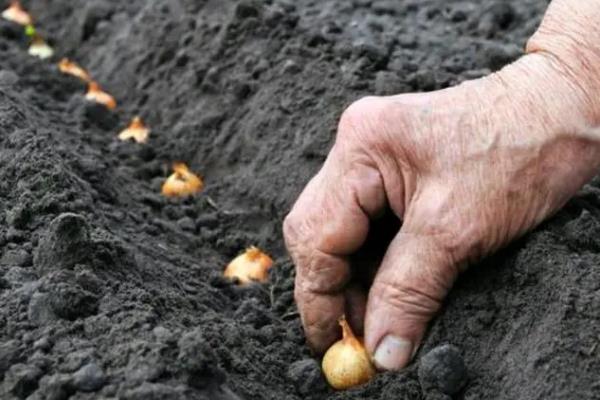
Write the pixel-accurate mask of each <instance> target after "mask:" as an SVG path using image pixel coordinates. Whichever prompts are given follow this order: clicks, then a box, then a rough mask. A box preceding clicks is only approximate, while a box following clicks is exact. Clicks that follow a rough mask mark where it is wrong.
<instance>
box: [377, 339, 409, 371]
mask: <svg viewBox="0 0 600 400" xmlns="http://www.w3.org/2000/svg"><path fill="white" fill-rule="evenodd" d="M413 353H414V351H413V345H412V343H411V342H410V341H408V340H405V339H402V338H399V337H396V336H392V335H387V336H386V337H384V338H383V340H382V341H381V342H380V343H379V346H377V349H376V350H375V354H374V355H373V361H374V362H375V366H376V367H377V368H379V369H385V370H397V369H400V368H404V367H405V366H406V365H407V364H408V363H409V362H410V360H411V358H412V356H413Z"/></svg>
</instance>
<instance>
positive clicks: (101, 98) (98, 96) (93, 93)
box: [85, 81, 117, 110]
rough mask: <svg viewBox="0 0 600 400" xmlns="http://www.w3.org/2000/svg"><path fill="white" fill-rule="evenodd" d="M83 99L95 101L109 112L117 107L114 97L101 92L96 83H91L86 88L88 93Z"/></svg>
mask: <svg viewBox="0 0 600 400" xmlns="http://www.w3.org/2000/svg"><path fill="white" fill-rule="evenodd" d="M85 98H86V99H87V100H89V101H95V102H96V103H100V104H103V105H105V106H106V107H107V108H108V109H109V110H113V109H115V108H116V107H117V102H116V100H115V98H114V97H112V96H111V95H110V94H108V93H106V92H103V91H102V89H101V88H100V85H98V83H96V82H94V81H91V82H90V83H89V86H88V92H87V94H86V95H85Z"/></svg>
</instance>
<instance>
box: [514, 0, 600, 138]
mask: <svg viewBox="0 0 600 400" xmlns="http://www.w3.org/2000/svg"><path fill="white" fill-rule="evenodd" d="M526 51H527V53H530V54H531V53H539V54H541V55H544V56H545V57H547V58H548V59H549V60H550V63H551V65H552V67H553V68H555V69H556V70H557V72H558V73H559V74H561V75H562V76H563V77H564V79H566V80H568V82H569V84H570V85H571V86H572V87H573V90H574V91H577V92H579V95H580V96H581V97H582V100H583V102H584V103H585V105H584V106H585V108H586V109H585V112H586V113H587V114H589V117H590V123H591V125H592V127H596V126H599V125H600V0H584V1H579V0H554V1H552V3H551V4H550V6H549V7H548V11H547V12H546V15H545V17H544V20H543V21H542V24H541V25H540V27H539V29H538V31H537V32H536V33H535V34H534V35H533V37H532V38H531V39H530V40H529V42H528V44H527V49H526ZM598 138H600V133H598Z"/></svg>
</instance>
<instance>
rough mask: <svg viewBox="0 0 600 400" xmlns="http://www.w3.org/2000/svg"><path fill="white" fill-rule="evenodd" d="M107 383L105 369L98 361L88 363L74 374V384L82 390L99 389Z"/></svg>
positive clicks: (93, 390) (92, 390)
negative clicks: (103, 369)
mask: <svg viewBox="0 0 600 400" xmlns="http://www.w3.org/2000/svg"><path fill="white" fill-rule="evenodd" d="M105 383H106V376H105V375H104V371H102V369H101V368H100V367H99V366H98V365H97V364H96V363H90V364H87V365H85V366H83V367H81V368H80V369H79V370H78V371H77V372H75V374H73V386H74V387H75V388H76V389H77V390H80V391H82V392H95V391H98V390H100V389H101V388H102V386H104V384H105Z"/></svg>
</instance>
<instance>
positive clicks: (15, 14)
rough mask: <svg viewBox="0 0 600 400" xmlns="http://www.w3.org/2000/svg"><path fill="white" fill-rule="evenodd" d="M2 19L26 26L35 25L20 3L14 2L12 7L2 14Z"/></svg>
mask: <svg viewBox="0 0 600 400" xmlns="http://www.w3.org/2000/svg"><path fill="white" fill-rule="evenodd" d="M2 18H4V19H6V20H8V21H12V22H16V23H17V24H19V25H24V26H26V25H31V24H32V23H33V19H32V18H31V15H29V13H28V12H27V11H25V10H24V9H23V6H21V3H20V2H19V1H12V2H11V3H10V6H9V7H8V8H7V9H6V10H4V11H3V12H2Z"/></svg>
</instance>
